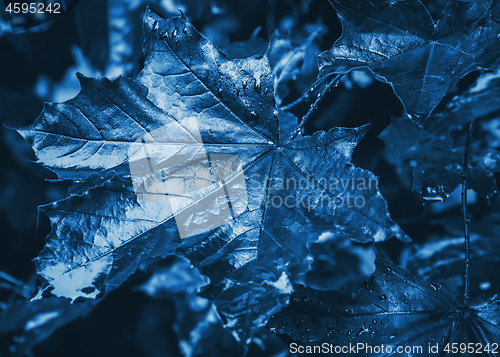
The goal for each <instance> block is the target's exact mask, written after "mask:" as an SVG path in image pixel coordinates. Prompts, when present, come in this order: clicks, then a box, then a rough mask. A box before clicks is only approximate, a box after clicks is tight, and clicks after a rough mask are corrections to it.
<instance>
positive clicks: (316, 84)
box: [281, 75, 329, 110]
mask: <svg viewBox="0 0 500 357" xmlns="http://www.w3.org/2000/svg"><path fill="white" fill-rule="evenodd" d="M328 77H329V76H328V75H326V76H324V77H321V78H318V79H317V80H316V81H315V82H314V83H313V84H312V85H311V88H309V89H308V90H307V92H305V93H304V94H302V95H301V96H300V97H299V98H297V99H295V100H294V101H293V102H291V103H289V104H287V105H283V106H281V109H283V110H290V109H292V108H293V107H295V106H296V105H299V104H300V103H302V102H304V101H306V100H308V99H309V97H310V96H311V94H312V93H313V92H315V91H316V90H317V89H318V87H320V86H321V85H322V84H323V82H325V80H326V79H328Z"/></svg>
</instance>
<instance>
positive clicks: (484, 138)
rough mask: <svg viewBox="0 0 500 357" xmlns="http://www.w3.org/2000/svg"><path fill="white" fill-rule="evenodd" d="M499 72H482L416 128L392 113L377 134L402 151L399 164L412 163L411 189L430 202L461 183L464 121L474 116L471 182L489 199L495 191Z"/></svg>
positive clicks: (499, 156)
mask: <svg viewBox="0 0 500 357" xmlns="http://www.w3.org/2000/svg"><path fill="white" fill-rule="evenodd" d="M498 83H499V79H498V72H495V73H488V74H485V75H483V76H481V77H479V78H478V79H477V81H476V82H475V84H474V85H473V86H472V87H471V88H470V89H469V90H467V91H466V92H465V93H463V94H461V95H459V96H456V97H455V98H453V100H451V101H450V102H449V103H448V105H447V107H446V108H445V110H443V111H442V112H440V113H437V114H433V115H431V116H429V117H428V118H427V120H426V121H425V123H424V125H423V126H422V127H419V126H418V125H417V124H415V123H414V122H413V121H411V120H409V119H405V118H399V119H396V118H393V120H392V124H391V125H390V126H389V127H388V128H387V129H385V130H384V132H382V134H381V138H382V139H383V140H384V141H385V143H386V144H387V145H388V146H389V147H391V149H392V150H394V151H395V152H396V153H397V154H399V156H400V162H399V165H407V164H408V163H409V162H411V164H412V166H413V167H414V169H413V176H414V181H413V190H414V191H417V192H419V193H420V194H421V196H422V198H423V199H425V200H428V201H435V200H438V201H439V200H444V199H446V198H447V197H448V195H449V194H450V193H451V192H452V191H453V190H455V188H456V187H457V186H458V184H459V183H460V182H461V176H460V175H461V173H462V162H463V151H464V146H465V138H466V136H467V133H466V132H465V130H463V128H464V127H466V125H467V123H469V122H470V121H472V120H476V121H477V122H478V123H477V129H476V133H475V136H474V138H473V141H472V144H471V149H470V152H471V159H470V169H469V187H470V188H472V189H473V190H474V191H475V192H476V193H478V194H479V195H480V196H482V197H485V198H487V199H488V200H490V199H491V198H492V197H493V196H494V195H495V193H496V192H497V184H496V180H495V178H494V174H495V173H496V172H498V171H500V151H499V150H498V148H499V147H500V146H499V144H500V142H499V141H498V129H497V126H498V123H499V115H500V102H499V101H498V96H499V95H500V90H499V88H500V87H499V86H498Z"/></svg>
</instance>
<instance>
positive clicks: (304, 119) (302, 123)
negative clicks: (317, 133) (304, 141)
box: [287, 74, 343, 142]
mask: <svg viewBox="0 0 500 357" xmlns="http://www.w3.org/2000/svg"><path fill="white" fill-rule="evenodd" d="M342 76H343V74H339V75H337V76H335V77H334V78H333V79H332V80H331V81H330V82H328V84H327V85H326V86H325V88H324V89H323V91H321V93H320V94H318V97H317V98H316V100H315V101H314V103H313V104H312V105H311V106H310V107H309V110H308V111H307V113H306V114H305V115H304V116H303V117H302V120H301V121H300V123H299V126H298V127H297V129H295V131H294V132H293V133H292V135H290V138H289V139H288V140H287V142H289V141H292V140H293V139H295V138H296V137H297V135H299V134H300V132H301V131H302V129H303V128H304V126H305V125H306V122H307V120H308V119H309V117H310V116H311V114H312V113H314V111H315V110H316V109H317V108H318V106H319V104H320V103H321V101H322V100H323V98H324V96H325V94H326V93H327V92H329V91H330V90H331V89H332V87H334V86H336V85H337V83H338V80H339V79H340V77H342Z"/></svg>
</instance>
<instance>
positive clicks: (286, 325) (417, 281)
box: [268, 258, 500, 356]
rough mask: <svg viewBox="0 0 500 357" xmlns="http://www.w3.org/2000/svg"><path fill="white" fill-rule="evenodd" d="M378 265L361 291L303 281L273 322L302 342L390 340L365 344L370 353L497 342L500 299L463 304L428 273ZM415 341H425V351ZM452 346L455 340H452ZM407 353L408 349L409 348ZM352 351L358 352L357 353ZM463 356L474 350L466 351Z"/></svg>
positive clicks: (284, 335)
mask: <svg viewBox="0 0 500 357" xmlns="http://www.w3.org/2000/svg"><path fill="white" fill-rule="evenodd" d="M375 264H376V267H377V268H376V271H375V273H374V274H373V275H372V277H371V279H370V281H369V282H368V281H366V282H365V284H364V286H363V288H361V289H360V290H359V291H357V292H351V291H349V290H347V289H346V290H341V291H324V292H323V291H316V290H313V289H308V288H304V287H301V286H299V287H298V288H296V291H295V292H294V293H293V295H292V297H291V298H290V305H289V307H287V308H285V309H283V310H282V311H281V312H279V313H278V314H276V315H274V316H273V317H272V318H271V320H270V322H269V324H268V328H269V329H270V330H271V331H272V332H273V333H275V334H277V335H279V336H281V337H282V338H284V339H287V340H290V339H291V340H293V341H296V342H298V343H301V344H303V345H312V346H314V345H320V344H322V343H324V342H326V343H328V344H330V343H331V344H333V345H334V346H335V345H340V346H349V345H354V346H357V344H361V345H362V346H365V345H369V346H372V347H373V346H379V347H380V346H381V345H382V344H383V345H385V346H390V347H391V349H392V353H387V349H385V350H384V351H382V352H380V349H379V351H378V352H376V350H375V352H373V350H372V352H370V351H369V350H368V351H367V350H360V351H359V352H358V354H363V355H365V356H388V355H394V353H395V352H396V349H397V347H398V346H403V347H410V348H411V351H412V355H414V356H428V355H429V350H428V347H429V344H430V345H431V346H435V345H436V344H438V345H439V353H437V354H433V355H438V356H446V355H448V354H447V353H446V352H444V348H445V346H446V344H447V343H450V344H452V343H458V344H460V343H469V342H471V343H474V346H476V345H475V344H476V343H481V344H482V346H483V348H484V346H486V345H487V344H489V349H490V351H489V352H486V351H483V349H482V353H483V355H485V356H494V355H495V354H493V353H491V347H492V344H493V343H498V341H497V338H498V333H499V331H500V325H499V321H500V300H499V297H498V296H495V297H493V298H492V299H491V300H490V301H489V302H487V303H485V304H483V305H479V306H475V307H472V308H471V309H468V310H467V309H464V308H463V307H462V305H461V304H460V303H458V302H457V301H456V300H455V299H454V298H453V296H451V294H450V293H449V292H448V291H446V290H445V289H444V288H443V287H442V286H441V285H438V284H435V283H433V282H432V281H430V279H429V278H427V277H417V276H413V275H411V274H410V272H408V271H407V270H406V269H404V268H402V267H399V266H396V265H394V264H392V263H390V262H388V261H385V260H383V259H381V258H377V260H376V262H375ZM412 347H417V348H418V347H422V348H423V349H422V352H418V350H416V349H413V348H412ZM450 347H451V346H450ZM407 353H408V352H407ZM349 355H353V354H352V353H351V354H349ZM462 355H464V356H472V355H475V354H473V353H468V352H467V351H466V353H465V354H462Z"/></svg>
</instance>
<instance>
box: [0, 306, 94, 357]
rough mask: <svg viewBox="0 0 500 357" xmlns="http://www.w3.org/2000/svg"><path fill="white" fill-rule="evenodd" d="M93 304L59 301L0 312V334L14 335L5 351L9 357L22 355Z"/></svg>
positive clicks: (85, 313)
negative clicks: (10, 356)
mask: <svg viewBox="0 0 500 357" xmlns="http://www.w3.org/2000/svg"><path fill="white" fill-rule="evenodd" d="M96 304H97V302H96V301H90V300H89V301H85V302H80V303H75V304H71V302H70V301H69V300H68V299H62V298H50V299H44V300H38V301H35V302H26V303H21V304H18V305H16V306H13V307H11V308H9V309H8V310H7V311H5V312H4V313H0V335H3V334H5V333H8V332H9V333H14V334H15V335H18V338H17V339H16V341H17V344H14V345H12V346H11V347H9V349H10V352H11V353H12V355H13V356H24V355H25V354H26V353H28V352H29V351H30V350H31V349H32V348H33V347H35V346H36V345H37V344H39V343H40V342H41V341H43V340H45V339H46V338H48V337H49V336H50V335H51V334H52V333H53V332H54V331H56V330H57V329H59V328H61V327H62V326H64V325H66V324H68V323H69V322H71V321H73V320H76V319H78V318H80V317H84V316H87V315H88V314H89V313H90V312H91V311H92V309H93V308H94V306H95V305H96ZM0 351H1V350H0Z"/></svg>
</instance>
